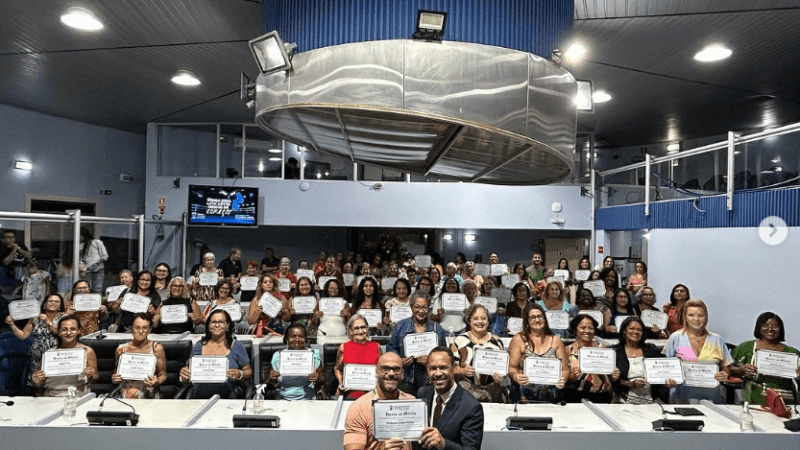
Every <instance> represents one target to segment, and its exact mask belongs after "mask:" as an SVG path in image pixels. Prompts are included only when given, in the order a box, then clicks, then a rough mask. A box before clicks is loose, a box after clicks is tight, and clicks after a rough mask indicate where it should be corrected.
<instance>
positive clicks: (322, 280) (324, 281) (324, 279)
mask: <svg viewBox="0 0 800 450" xmlns="http://www.w3.org/2000/svg"><path fill="white" fill-rule="evenodd" d="M335 279H336V277H329V276H324V277H319V280H317V284H318V285H319V287H320V289H325V285H326V284H328V281H331V280H335Z"/></svg>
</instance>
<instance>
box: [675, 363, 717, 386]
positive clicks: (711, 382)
mask: <svg viewBox="0 0 800 450" xmlns="http://www.w3.org/2000/svg"><path fill="white" fill-rule="evenodd" d="M681 366H682V367H683V379H684V383H685V384H686V386H694V387H701V388H715V387H717V386H719V381H717V380H716V379H715V378H714V375H715V374H716V373H717V372H719V366H717V365H716V363H703V362H689V361H683V363H681Z"/></svg>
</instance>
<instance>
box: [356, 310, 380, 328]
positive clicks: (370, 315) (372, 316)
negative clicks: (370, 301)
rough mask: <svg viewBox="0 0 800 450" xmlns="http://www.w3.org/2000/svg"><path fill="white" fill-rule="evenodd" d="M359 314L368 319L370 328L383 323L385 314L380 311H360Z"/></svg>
mask: <svg viewBox="0 0 800 450" xmlns="http://www.w3.org/2000/svg"><path fill="white" fill-rule="evenodd" d="M357 314H361V315H362V316H364V318H365V319H367V325H368V326H369V327H372V328H374V327H377V326H378V324H379V323H381V322H382V321H383V313H381V310H380V309H359V310H358V313H357Z"/></svg>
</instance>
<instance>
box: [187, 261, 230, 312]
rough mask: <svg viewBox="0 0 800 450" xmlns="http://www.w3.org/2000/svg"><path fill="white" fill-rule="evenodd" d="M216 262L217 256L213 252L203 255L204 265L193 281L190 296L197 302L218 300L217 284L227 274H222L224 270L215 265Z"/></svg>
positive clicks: (198, 270) (195, 274)
mask: <svg viewBox="0 0 800 450" xmlns="http://www.w3.org/2000/svg"><path fill="white" fill-rule="evenodd" d="M216 260H217V258H216V256H214V254H213V253H211V252H208V253H206V254H205V255H203V265H202V266H200V268H198V269H197V272H195V273H194V279H193V280H192V288H191V292H190V294H191V297H192V298H193V299H194V300H195V301H203V302H210V301H211V300H214V298H216V294H217V292H216V286H217V283H219V281H220V280H222V279H223V278H225V273H224V272H222V269H219V268H217V266H216V265H214V263H215V262H216Z"/></svg>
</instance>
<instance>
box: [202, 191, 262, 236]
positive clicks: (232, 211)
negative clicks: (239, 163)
mask: <svg viewBox="0 0 800 450" xmlns="http://www.w3.org/2000/svg"><path fill="white" fill-rule="evenodd" d="M189 225H224V226H234V227H256V226H258V188H254V187H235V186H199V185H189Z"/></svg>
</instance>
